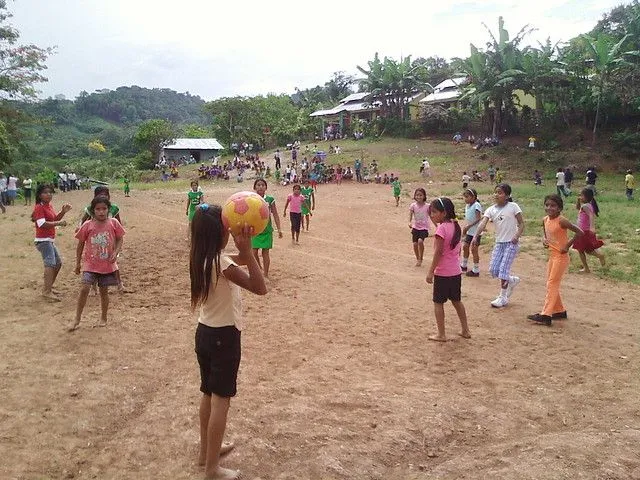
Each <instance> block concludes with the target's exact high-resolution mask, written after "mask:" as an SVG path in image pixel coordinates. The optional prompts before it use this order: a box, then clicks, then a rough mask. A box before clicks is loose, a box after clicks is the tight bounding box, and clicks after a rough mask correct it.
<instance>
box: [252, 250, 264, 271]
mask: <svg viewBox="0 0 640 480" xmlns="http://www.w3.org/2000/svg"><path fill="white" fill-rule="evenodd" d="M259 252H260V249H259V248H254V249H253V258H255V259H256V262H258V266H259V267H260V268H262V265H260V255H259ZM263 252H264V250H263Z"/></svg>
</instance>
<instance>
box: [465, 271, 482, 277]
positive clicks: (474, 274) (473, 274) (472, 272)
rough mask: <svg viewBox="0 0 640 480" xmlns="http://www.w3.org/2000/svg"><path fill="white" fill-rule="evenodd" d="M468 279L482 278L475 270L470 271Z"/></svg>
mask: <svg viewBox="0 0 640 480" xmlns="http://www.w3.org/2000/svg"><path fill="white" fill-rule="evenodd" d="M466 276H467V277H479V276H480V272H474V271H473V270H469V271H468V272H467V273H466Z"/></svg>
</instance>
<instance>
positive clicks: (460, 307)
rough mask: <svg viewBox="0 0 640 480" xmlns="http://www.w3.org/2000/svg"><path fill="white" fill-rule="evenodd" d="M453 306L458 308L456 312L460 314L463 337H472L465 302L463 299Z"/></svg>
mask: <svg viewBox="0 0 640 480" xmlns="http://www.w3.org/2000/svg"><path fill="white" fill-rule="evenodd" d="M451 303H452V304H453V308H455V309H456V313H457V314H458V318H459V319H460V333H459V334H458V335H460V336H461V337H462V338H471V333H469V326H468V325H467V311H466V310H465V308H464V304H463V303H462V302H461V301H457V302H454V301H453V300H452V301H451Z"/></svg>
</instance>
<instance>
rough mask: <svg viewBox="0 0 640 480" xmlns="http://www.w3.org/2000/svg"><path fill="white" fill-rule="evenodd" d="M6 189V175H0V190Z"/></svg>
mask: <svg viewBox="0 0 640 480" xmlns="http://www.w3.org/2000/svg"><path fill="white" fill-rule="evenodd" d="M6 189H7V177H4V176H3V177H0V192H4V191H5V190H6Z"/></svg>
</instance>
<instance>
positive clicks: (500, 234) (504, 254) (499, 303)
mask: <svg viewBox="0 0 640 480" xmlns="http://www.w3.org/2000/svg"><path fill="white" fill-rule="evenodd" d="M494 199H495V203H494V204H493V205H492V206H490V207H489V208H487V210H486V211H485V212H484V217H483V218H482V221H481V222H480V224H479V225H478V229H477V230H476V233H475V234H474V236H473V243H475V244H476V245H479V244H480V236H481V235H482V232H483V231H484V229H485V228H486V226H487V223H488V222H489V221H491V222H493V224H494V225H495V235H496V245H495V247H494V248H493V253H492V254H491V262H490V263H489V272H490V273H491V276H492V277H494V278H499V279H500V293H499V294H498V296H497V297H496V299H495V300H493V301H492V302H491V306H492V307H494V308H502V307H506V306H507V305H508V304H509V299H510V298H511V294H512V293H513V289H514V288H515V287H516V286H517V285H518V283H520V277H517V276H515V275H511V265H512V264H513V262H514V260H515V259H516V256H517V255H518V252H519V251H520V244H519V242H520V237H521V236H522V232H523V231H524V219H523V218H522V210H521V209H520V206H519V205H518V204H517V203H515V202H514V201H513V200H512V199H511V186H510V185H508V184H506V183H499V184H498V185H496V188H495V190H494Z"/></svg>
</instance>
